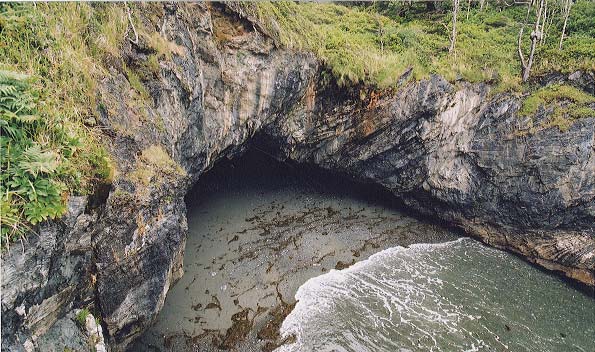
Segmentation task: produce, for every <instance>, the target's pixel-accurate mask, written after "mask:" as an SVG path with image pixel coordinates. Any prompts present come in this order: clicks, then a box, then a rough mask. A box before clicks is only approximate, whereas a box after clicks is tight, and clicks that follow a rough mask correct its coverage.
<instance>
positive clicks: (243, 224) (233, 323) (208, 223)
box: [132, 147, 457, 351]
mask: <svg viewBox="0 0 595 352" xmlns="http://www.w3.org/2000/svg"><path fill="white" fill-rule="evenodd" d="M186 203H187V207H188V227H189V234H188V239H187V243H186V249H185V255H184V272H185V274H184V276H183V277H182V279H180V281H179V282H178V283H177V284H176V285H175V286H174V287H172V288H171V289H170V291H169V293H168V296H167V299H166V302H165V305H164V307H163V309H162V311H161V313H160V314H159V316H158V318H157V321H156V323H155V325H154V326H153V327H151V328H150V329H149V330H148V331H147V332H146V333H145V334H144V335H143V336H142V337H141V338H139V340H138V341H137V342H136V344H135V345H134V346H133V347H132V350H138V351H140V350H143V351H145V350H156V351H165V350H172V351H195V350H201V351H202V350H210V349H212V348H215V349H220V348H222V349H231V348H235V349H237V350H241V351H244V350H261V349H262V348H264V349H265V350H266V349H270V348H272V347H274V346H276V345H278V344H279V343H280V342H281V341H279V336H278V329H279V325H280V324H281V322H282V321H283V317H284V316H285V315H286V314H288V313H289V312H290V311H291V308H292V305H293V303H294V298H293V297H294V295H295V293H296V291H297V289H298V288H299V286H300V285H302V284H303V283H304V282H305V281H306V280H308V279H309V278H312V277H314V276H318V275H320V274H322V273H324V272H327V271H329V270H332V269H343V268H346V267H348V266H350V265H352V264H354V263H355V262H356V261H359V260H363V259H366V258H367V257H369V256H370V255H371V254H373V253H376V252H378V251H380V250H382V249H385V248H389V247H394V246H397V245H401V246H407V245H409V244H412V243H419V242H443V241H450V240H453V239H455V238H456V237H457V235H456V234H455V233H453V232H452V231H449V230H446V229H444V228H442V227H440V226H438V225H434V224H430V223H428V222H426V221H423V222H422V221H420V220H417V219H415V218H413V217H411V216H409V215H407V214H405V213H404V212H403V211H402V210H401V207H400V206H399V203H398V201H397V200H396V199H395V197H393V196H391V195H390V194H389V193H387V191H385V190H383V189H381V188H379V187H377V186H370V185H363V184H360V183H356V182H354V181H352V180H350V179H348V178H345V177H341V176H339V175H337V174H333V173H329V172H325V171H322V170H320V169H317V168H314V167H309V166H304V165H299V166H298V165H293V164H291V163H286V162H279V161H277V160H275V159H274V158H273V157H272V156H270V155H269V154H268V153H266V152H264V151H262V150H260V149H259V148H257V147H252V148H250V149H249V150H248V151H247V152H246V153H244V154H243V155H242V156H240V157H238V158H235V159H233V160H227V159H225V160H222V161H220V162H219V163H217V164H216V165H215V166H214V167H213V169H212V170H210V171H208V172H207V173H205V174H204V175H203V176H201V179H200V180H199V182H198V183H197V184H196V186H195V187H194V188H193V189H192V190H191V191H190V192H189V193H188V195H187V197H186Z"/></svg>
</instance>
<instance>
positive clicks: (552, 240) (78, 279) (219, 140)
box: [2, 3, 595, 351]
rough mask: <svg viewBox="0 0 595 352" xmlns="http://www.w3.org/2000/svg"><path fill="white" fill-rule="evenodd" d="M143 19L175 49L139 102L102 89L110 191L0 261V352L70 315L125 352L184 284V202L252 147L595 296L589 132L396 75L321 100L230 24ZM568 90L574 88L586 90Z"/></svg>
mask: <svg viewBox="0 0 595 352" xmlns="http://www.w3.org/2000/svg"><path fill="white" fill-rule="evenodd" d="M146 6H147V8H148V9H147V10H146V11H147V13H149V12H150V14H151V15H150V16H149V15H147V16H145V17H143V21H145V22H147V23H148V25H149V27H151V26H153V28H158V30H159V32H160V35H162V36H163V37H164V38H166V39H167V40H168V41H171V42H172V43H175V45H176V52H175V53H174V55H173V57H172V59H171V60H165V61H161V62H160V68H159V70H160V72H159V74H157V75H153V76H150V77H145V78H144V81H143V84H144V85H145V86H146V88H147V90H148V92H149V94H150V99H146V98H143V97H141V96H140V95H139V94H138V92H135V90H134V89H133V88H132V87H131V84H130V83H129V82H128V81H127V79H126V75H125V74H124V73H123V70H122V69H121V67H119V66H118V64H117V63H114V64H113V65H112V66H110V72H109V74H108V75H107V76H106V77H104V79H103V80H102V81H101V82H98V85H99V91H100V94H99V97H98V101H99V110H100V112H101V119H100V121H99V124H100V125H101V126H102V128H103V129H104V130H105V140H106V147H107V148H108V150H109V151H110V154H111V156H112V159H113V162H114V165H115V168H116V174H115V176H114V181H113V183H112V185H111V189H110V190H109V192H106V193H105V194H103V197H101V195H100V196H99V197H97V199H96V200H95V201H94V203H96V204H94V206H93V207H87V209H86V210H85V206H78V207H74V208H76V209H78V210H75V209H74V208H73V209H72V211H71V212H70V214H71V215H69V216H68V217H66V218H65V219H64V220H63V221H61V222H59V223H54V224H48V225H46V226H45V227H42V231H41V233H40V236H39V237H38V238H35V239H32V240H30V243H29V244H27V245H26V246H25V252H24V253H22V250H21V249H20V248H13V249H12V250H11V251H10V252H9V253H8V254H6V255H4V256H3V258H2V276H3V279H2V291H3V295H2V334H3V335H2V350H12V349H16V350H18V349H19V348H21V349H22V348H24V344H25V342H26V341H29V343H28V346H34V345H35V341H36V339H37V337H38V336H41V335H43V333H44V332H45V331H46V330H47V328H48V327H49V326H50V325H52V324H53V323H54V322H55V321H56V320H57V319H58V318H60V317H62V316H63V315H64V314H66V312H68V311H69V310H71V309H72V308H73V307H75V306H80V305H81V303H82V302H92V305H94V307H95V309H96V311H97V312H98V313H100V315H101V319H102V322H103V324H104V327H105V328H106V329H107V330H106V331H105V332H106V333H107V339H108V345H109V346H110V348H111V349H112V350H116V351H117V350H122V349H124V348H125V346H126V345H127V344H128V343H129V342H130V341H131V340H132V339H133V338H135V337H136V336H138V335H139V333H140V332H141V331H143V329H145V328H146V327H147V326H148V325H149V324H150V323H151V322H152V319H153V318H154V317H155V316H156V314H157V313H158V312H159V310H160V309H161V307H162V305H163V302H164V300H165V297H166V294H167V291H168V289H169V287H170V286H171V285H172V284H173V283H174V282H175V280H176V279H177V278H179V277H180V275H182V265H181V264H182V259H183V255H184V244H185V238H186V232H187V224H186V209H185V204H184V195H185V194H186V192H187V191H188V189H189V187H190V186H191V185H192V184H193V183H194V182H196V180H197V179H198V178H199V177H200V175H201V174H202V173H204V172H205V171H206V170H208V169H209V168H210V167H212V165H213V164H214V163H216V162H217V160H218V159H221V158H225V157H228V158H231V157H233V156H234V155H236V154H238V153H241V152H242V151H243V150H244V149H245V148H247V147H248V144H249V143H252V142H255V143H256V142H257V143H260V144H261V146H262V147H263V148H265V147H266V148H268V149H269V150H270V151H271V152H275V153H277V154H278V155H279V157H280V158H287V159H291V160H293V161H295V162H296V163H309V164H315V165H318V166H320V167H323V168H325V169H329V170H333V171H336V172H340V173H345V174H348V175H351V176H352V177H354V178H356V179H358V180H360V181H363V182H370V183H375V184H380V185H382V186H384V187H386V188H387V189H389V190H390V191H392V192H393V193H394V194H395V196H397V197H400V198H401V199H402V200H403V201H404V202H405V204H407V205H409V206H410V207H412V208H414V209H416V210H417V211H419V212H421V213H424V214H427V215H431V216H433V217H438V218H440V219H442V220H444V221H445V222H448V223H450V224H453V225H457V226H459V227H461V228H463V229H465V230H467V231H468V232H469V233H470V234H471V235H474V236H477V237H479V238H481V239H483V240H484V241H485V242H486V243H489V244H491V245H494V246H498V247H501V248H505V249H508V250H512V251H515V252H518V253H520V254H522V255H523V256H525V257H526V258H527V259H528V260H531V261H533V262H536V263H538V264H540V265H542V266H544V267H547V268H550V269H553V270H558V271H561V272H564V273H566V274H567V275H568V276H570V277H572V278H575V279H577V280H579V281H582V282H584V283H587V284H591V285H594V284H595V283H594V280H595V276H594V274H593V268H594V267H595V225H594V219H595V149H594V135H595V117H592V118H584V119H581V120H579V121H576V122H575V123H574V124H573V125H572V126H571V128H570V130H569V131H567V132H561V131H559V130H558V129H557V128H556V127H553V128H542V129H539V128H537V129H536V130H530V129H529V127H530V126H535V125H539V123H540V121H542V120H544V119H547V118H548V116H549V114H551V112H550V111H546V110H542V111H539V112H538V114H537V115H536V116H533V117H530V118H521V117H519V116H518V114H517V111H518V109H519V105H520V100H519V98H518V97H516V96H514V95H511V94H496V95H492V94H491V93H490V88H489V86H487V85H484V84H468V83H464V82H458V83H457V84H451V83H449V82H447V81H445V80H444V79H442V78H440V77H438V76H432V77H430V78H428V79H425V80H422V81H419V82H409V83H407V77H406V76H405V77H403V80H402V81H403V84H402V85H401V86H400V87H399V88H398V89H396V90H395V91H383V92H377V91H373V90H371V89H370V88H368V87H363V86H362V87H352V88H339V87H336V86H335V85H333V84H332V83H331V84H330V85H323V84H322V83H321V81H320V80H319V78H320V77H319V75H320V72H321V70H322V69H323V68H322V66H321V64H320V63H319V62H318V61H317V60H316V59H315V57H314V55H312V54H310V53H301V52H294V51H290V50H286V49H282V48H280V47H278V46H276V45H275V42H274V41H273V40H272V39H270V38H268V37H267V36H266V35H264V34H262V33H261V32H260V31H259V29H258V28H259V27H258V25H257V24H255V23H251V22H250V21H248V20H246V19H243V18H242V17H240V16H238V15H237V14H236V13H235V12H233V11H229V9H225V8H224V7H222V6H219V5H212V4H206V3H197V4H151V5H146ZM150 52H151V50H150V48H148V47H146V46H145V44H143V41H142V40H141V42H140V43H139V44H138V45H133V44H131V43H126V44H125V45H124V49H123V53H122V55H123V60H124V61H125V62H126V63H127V65H128V66H129V67H130V68H131V69H141V68H142V64H143V62H145V61H146V60H147V58H148V55H149V54H150ZM581 77H582V78H580V79H578V78H576V77H575V78H572V80H574V81H575V82H579V83H580V82H582V80H587V81H589V78H588V77H589V76H588V75H586V76H584V75H583V76H581ZM584 77H586V78H584ZM590 77H592V76H590ZM583 83H584V82H582V83H581V85H582V84H583ZM589 85H592V82H591V83H589V82H587V83H586V86H589ZM589 87H590V86H589ZM362 92H364V93H365V94H363V95H365V96H366V97H367V98H365V99H362V98H360V96H362V94H360V93H362ZM143 99H144V100H143ZM74 201H76V199H75V200H74Z"/></svg>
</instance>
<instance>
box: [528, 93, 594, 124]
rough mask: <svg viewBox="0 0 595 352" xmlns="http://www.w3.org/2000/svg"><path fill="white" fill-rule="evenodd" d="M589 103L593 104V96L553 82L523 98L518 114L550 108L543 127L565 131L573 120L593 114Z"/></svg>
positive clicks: (592, 115)
mask: <svg viewBox="0 0 595 352" xmlns="http://www.w3.org/2000/svg"><path fill="white" fill-rule="evenodd" d="M591 104H595V96H592V95H589V94H587V93H585V92H583V91H582V90H580V89H577V88H574V87H572V86H569V85H559V84H555V85H550V86H547V87H543V88H540V89H538V90H537V91H535V92H533V93H532V94H530V95H529V96H528V97H527V98H525V100H524V101H523V106H522V107H521V110H520V111H519V114H520V115H521V116H532V115H534V114H535V113H537V112H538V110H539V108H540V107H542V108H545V109H548V108H551V109H553V113H552V114H551V115H550V116H549V121H548V122H547V123H546V125H544V126H543V127H552V126H557V127H558V128H559V129H560V130H561V131H566V130H568V128H570V126H571V125H572V123H573V121H574V120H576V119H579V118H584V117H594V116H595V109H594V108H592V107H590V105H591Z"/></svg>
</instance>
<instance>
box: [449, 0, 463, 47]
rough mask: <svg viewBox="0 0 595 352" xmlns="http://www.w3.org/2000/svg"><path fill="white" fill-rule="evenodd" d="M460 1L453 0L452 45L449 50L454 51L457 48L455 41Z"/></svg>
mask: <svg viewBox="0 0 595 352" xmlns="http://www.w3.org/2000/svg"><path fill="white" fill-rule="evenodd" d="M459 1H460V0H452V34H451V36H450V47H449V48H448V52H449V53H452V52H453V51H454V50H455V42H456V41H457V15H458V14H459Z"/></svg>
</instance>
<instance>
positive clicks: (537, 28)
mask: <svg viewBox="0 0 595 352" xmlns="http://www.w3.org/2000/svg"><path fill="white" fill-rule="evenodd" d="M545 3H546V0H539V8H538V10H537V18H536V19H535V24H534V26H533V31H532V32H531V48H530V50H529V59H528V60H525V56H524V55H523V46H522V44H523V31H524V29H525V25H526V24H527V22H528V21H529V15H530V14H531V9H532V4H529V5H528V6H527V16H526V17H525V23H523V25H522V26H521V30H520V31H519V42H518V52H519V59H520V60H521V66H522V75H523V82H527V80H528V79H529V74H530V72H531V66H533V60H534V58H535V49H536V47H537V43H539V41H540V39H541V36H542V33H541V22H542V17H543V9H544V7H545Z"/></svg>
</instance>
